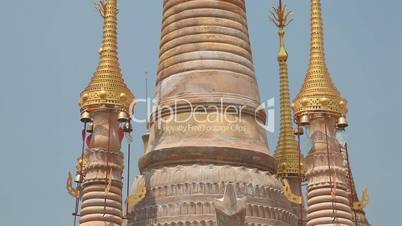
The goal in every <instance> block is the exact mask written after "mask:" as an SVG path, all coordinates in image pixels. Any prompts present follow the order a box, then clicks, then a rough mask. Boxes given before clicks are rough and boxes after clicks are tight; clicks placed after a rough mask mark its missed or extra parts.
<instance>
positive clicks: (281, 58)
mask: <svg viewBox="0 0 402 226" xmlns="http://www.w3.org/2000/svg"><path fill="white" fill-rule="evenodd" d="M290 16H291V11H289V10H287V9H286V8H285V7H283V6H282V2H281V1H280V4H279V7H278V8H274V10H273V12H272V21H273V22H274V23H275V25H276V26H277V27H278V29H279V39H280V48H279V53H278V62H279V73H280V99H281V107H280V108H281V128H280V134H279V140H278V145H277V147H276V153H275V157H276V160H277V162H278V172H277V174H278V175H280V176H283V177H286V176H302V177H303V175H304V169H303V168H304V167H303V165H301V166H300V167H299V150H298V146H297V142H296V139H295V135H294V133H293V123H292V110H291V105H290V95H289V79H288V65H287V63H286V62H287V59H288V53H287V51H286V48H285V27H286V26H287V25H288V24H289V23H290V22H291V21H292V19H290ZM300 158H301V159H300V160H301V161H300V162H301V163H303V157H302V156H300Z"/></svg>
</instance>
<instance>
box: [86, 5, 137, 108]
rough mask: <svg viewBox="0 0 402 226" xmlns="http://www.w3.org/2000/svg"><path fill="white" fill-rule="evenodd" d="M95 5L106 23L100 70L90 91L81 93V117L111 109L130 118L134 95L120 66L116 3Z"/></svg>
mask: <svg viewBox="0 0 402 226" xmlns="http://www.w3.org/2000/svg"><path fill="white" fill-rule="evenodd" d="M95 5H96V8H97V9H98V10H99V12H100V14H101V16H102V17H103V19H104V22H103V42H102V47H101V48H100V49H99V55H100V60H99V65H98V68H97V70H96V72H95V73H94V75H93V77H92V79H91V82H90V83H89V85H88V86H87V88H85V90H84V91H83V92H82V93H81V98H80V108H81V113H82V112H94V111H96V110H99V109H100V108H108V109H115V110H118V111H124V112H126V113H128V114H130V113H131V112H129V111H130V104H131V103H132V102H133V100H134V95H133V94H132V93H131V91H130V90H129V89H128V88H127V86H126V84H125V83H124V80H123V75H122V73H121V69H120V65H119V59H118V52H117V14H118V9H117V0H102V1H100V2H98V3H96V4H95Z"/></svg>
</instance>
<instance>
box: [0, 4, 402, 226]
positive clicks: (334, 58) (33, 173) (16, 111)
mask: <svg viewBox="0 0 402 226" xmlns="http://www.w3.org/2000/svg"><path fill="white" fill-rule="evenodd" d="M247 5H248V16H249V27H250V36H251V41H252V46H253V50H254V62H255V68H256V72H257V78H258V82H259V87H260V93H261V98H262V99H263V100H266V99H269V98H271V97H276V98H278V87H279V86H278V82H279V81H278V70H277V69H278V66H277V62H276V53H277V48H278V40H277V34H276V29H275V28H274V26H273V25H272V24H271V23H270V22H269V21H268V19H267V15H268V11H269V10H270V8H271V7H272V6H274V5H276V1H274V0H247ZM287 5H288V6H289V7H290V8H291V9H292V10H293V11H294V13H295V15H294V16H295V22H294V23H292V25H291V26H290V27H289V28H288V32H287V47H288V51H289V54H290V58H289V67H290V70H289V72H290V82H291V93H292V96H293V97H294V96H295V95H296V93H297V92H298V90H299V88H300V87H301V84H302V82H303V78H304V74H305V71H306V68H307V63H308V47H309V1H308V0H303V1H300V0H298V1H291V0H288V1H287ZM0 9H1V13H0V28H1V30H0V77H1V81H0V125H1V129H0V153H1V156H0V175H1V178H0V222H1V223H0V225H7V226H25V225H26V226H28V225H29V226H70V225H72V224H73V219H72V216H71V213H72V211H73V207H74V200H73V199H72V198H71V197H69V195H68V194H67V192H66V189H65V181H66V176H67V172H68V171H70V170H74V164H75V160H76V157H77V156H78V155H79V153H80V145H81V138H80V137H81V126H82V125H81V123H80V121H79V109H78V99H79V93H80V91H81V90H82V89H83V88H84V87H85V86H86V85H87V83H88V82H89V79H90V77H91V75H92V73H93V72H94V71H95V68H96V65H97V61H98V54H97V50H98V48H99V47H100V38H101V25H102V20H101V17H100V16H99V15H98V13H97V12H96V10H95V9H94V7H93V3H92V1H91V0H64V1H61V0H36V1H33V0H12V1H10V0H8V1H6V0H1V7H0ZM161 9H162V1H161V0H121V1H120V16H119V19H120V24H119V28H120V30H119V41H120V58H121V65H122V69H123V72H124V76H125V79H126V81H127V84H128V86H129V87H130V88H131V89H132V90H133V91H134V92H135V94H136V96H138V97H143V96H144V92H145V91H144V76H143V74H144V71H145V70H149V71H150V74H151V82H150V83H151V85H150V86H151V88H153V84H154V74H155V70H156V62H157V56H158V46H159V37H160V24H161V22H160V21H161ZM401 9H402V1H400V0H387V1H379V0H336V1H333V0H323V11H324V22H325V28H326V29H325V32H326V38H325V41H326V50H327V61H328V67H329V69H330V71H331V74H332V77H333V80H334V82H335V83H336V85H337V87H338V88H339V90H340V91H341V92H342V94H343V96H344V97H345V98H347V99H348V100H349V107H350V113H349V121H350V127H349V128H348V138H349V147H350V150H349V151H350V155H351V156H350V158H351V164H352V168H353V174H354V176H355V179H356V183H357V186H358V190H361V189H362V188H363V186H366V185H367V186H368V187H369V190H370V199H371V200H370V204H369V207H368V208H367V214H368V217H369V219H370V222H371V224H372V225H373V226H397V225H400V217H401V213H402V207H401V205H402V176H401V173H402V170H401V167H402V150H401V148H400V142H399V141H401V140H402V139H401V137H400V136H401V130H402V123H401V122H402V113H401V112H402V101H401V97H402V95H401V93H400V92H401V90H402V86H401V85H402V78H401V75H402V25H401V22H402V14H401V13H400V12H401ZM277 100H279V99H277ZM277 110H278V109H277ZM136 114H137V115H144V114H145V111H144V108H143V106H139V107H138V108H137V109H136ZM277 119H278V118H277ZM277 128H278V127H277ZM143 132H144V125H136V127H135V132H134V133H135V145H134V146H135V147H134V148H133V149H134V150H133V152H135V158H133V164H134V165H135V166H133V168H132V174H133V175H135V174H137V173H138V170H137V166H136V161H137V158H138V157H139V156H140V155H141V153H142V142H141V140H140V137H141V134H142V133H143ZM268 139H269V146H270V149H271V150H274V147H275V145H276V140H277V134H276V133H275V134H272V133H271V134H268Z"/></svg>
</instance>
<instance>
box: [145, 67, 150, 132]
mask: <svg viewBox="0 0 402 226" xmlns="http://www.w3.org/2000/svg"><path fill="white" fill-rule="evenodd" d="M145 101H146V105H147V106H146V110H145V112H146V113H145V114H146V116H145V118H146V119H145V120H146V121H145V123H146V128H147V129H149V121H148V105H149V101H148V71H145Z"/></svg>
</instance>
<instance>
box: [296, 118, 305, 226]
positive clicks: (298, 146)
mask: <svg viewBox="0 0 402 226" xmlns="http://www.w3.org/2000/svg"><path fill="white" fill-rule="evenodd" d="M297 127H298V128H297V129H298V130H299V129H300V126H299V125H297ZM297 149H298V153H299V192H300V197H302V198H303V189H302V176H301V171H302V168H301V148H300V133H297ZM299 220H300V223H299V224H300V226H303V225H304V224H303V199H302V202H301V203H300V219H299Z"/></svg>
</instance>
